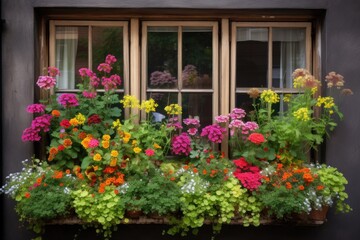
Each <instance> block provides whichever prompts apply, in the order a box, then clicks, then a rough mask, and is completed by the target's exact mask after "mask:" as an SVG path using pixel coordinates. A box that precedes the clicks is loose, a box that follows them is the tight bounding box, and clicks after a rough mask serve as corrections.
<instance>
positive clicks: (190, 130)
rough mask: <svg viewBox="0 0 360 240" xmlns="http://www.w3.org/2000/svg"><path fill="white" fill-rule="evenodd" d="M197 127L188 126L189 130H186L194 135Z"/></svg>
mask: <svg viewBox="0 0 360 240" xmlns="http://www.w3.org/2000/svg"><path fill="white" fill-rule="evenodd" d="M197 131H198V130H197V128H190V129H189V130H187V132H188V133H189V135H191V136H194V135H195V134H196V133H197Z"/></svg>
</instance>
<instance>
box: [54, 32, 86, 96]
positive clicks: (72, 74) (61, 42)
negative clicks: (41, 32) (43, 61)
mask: <svg viewBox="0 0 360 240" xmlns="http://www.w3.org/2000/svg"><path fill="white" fill-rule="evenodd" d="M55 31H56V33H55V66H56V67H58V68H59V70H60V72H61V75H60V76H59V77H58V79H57V80H58V81H57V87H58V88H59V89H75V88H77V87H76V84H78V83H79V82H80V80H81V79H80V75H79V72H78V70H79V69H80V68H82V67H87V66H88V27H66V26H64V27H63V26H62V27H56V29H55Z"/></svg>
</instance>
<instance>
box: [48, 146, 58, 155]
mask: <svg viewBox="0 0 360 240" xmlns="http://www.w3.org/2000/svg"><path fill="white" fill-rule="evenodd" d="M49 153H50V155H55V154H57V153H58V150H57V148H56V147H52V148H50V150H49Z"/></svg>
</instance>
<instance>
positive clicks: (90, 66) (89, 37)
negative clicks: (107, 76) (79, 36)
mask: <svg viewBox="0 0 360 240" xmlns="http://www.w3.org/2000/svg"><path fill="white" fill-rule="evenodd" d="M88 43H89V44H88V55H89V58H88V66H89V69H91V70H93V71H94V69H92V68H93V65H92V59H93V57H92V26H91V25H89V28H88Z"/></svg>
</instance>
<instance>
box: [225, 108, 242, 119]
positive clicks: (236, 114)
mask: <svg viewBox="0 0 360 240" xmlns="http://www.w3.org/2000/svg"><path fill="white" fill-rule="evenodd" d="M245 115H246V112H245V110H244V109H242V108H234V109H233V110H232V111H231V113H230V114H229V116H230V117H231V119H241V118H243V117H245Z"/></svg>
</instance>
